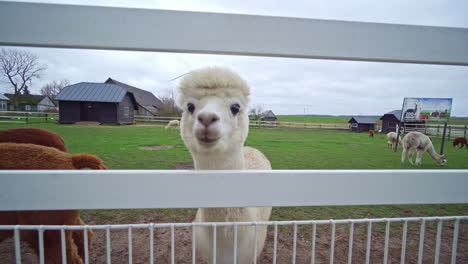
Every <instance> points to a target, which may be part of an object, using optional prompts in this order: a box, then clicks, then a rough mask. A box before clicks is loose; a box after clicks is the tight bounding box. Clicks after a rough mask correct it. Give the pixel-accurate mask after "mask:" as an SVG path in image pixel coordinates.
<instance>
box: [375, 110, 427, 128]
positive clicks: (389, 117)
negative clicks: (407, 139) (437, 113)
mask: <svg viewBox="0 0 468 264" xmlns="http://www.w3.org/2000/svg"><path fill="white" fill-rule="evenodd" d="M380 120H382V133H388V132H397V125H399V126H402V127H404V126H405V122H401V110H393V111H391V112H388V113H386V114H384V115H383V116H382V117H380ZM406 124H411V125H410V126H408V127H407V129H406V131H405V132H409V131H412V130H416V129H418V128H424V127H425V124H426V122H425V121H421V122H406ZM408 129H409V130H408Z"/></svg>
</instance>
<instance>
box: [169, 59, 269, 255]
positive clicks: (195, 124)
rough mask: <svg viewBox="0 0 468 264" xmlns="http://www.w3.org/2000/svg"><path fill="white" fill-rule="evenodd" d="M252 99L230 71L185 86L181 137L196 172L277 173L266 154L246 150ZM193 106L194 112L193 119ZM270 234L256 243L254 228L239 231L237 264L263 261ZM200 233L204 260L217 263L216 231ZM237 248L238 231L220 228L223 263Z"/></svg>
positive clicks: (250, 215)
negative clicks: (214, 247) (213, 253)
mask: <svg viewBox="0 0 468 264" xmlns="http://www.w3.org/2000/svg"><path fill="white" fill-rule="evenodd" d="M249 94H250V91H249V87H248V85H247V83H246V82H245V81H244V80H242V79H241V78H240V77H239V76H238V75H237V74H236V73H234V72H232V71H230V70H228V69H225V68H219V67H213V68H204V69H200V70H197V71H193V72H191V73H190V74H188V75H187V76H186V77H185V78H184V79H183V80H182V81H181V84H180V87H179V98H178V104H179V106H180V107H181V108H182V109H184V112H183V114H182V120H181V135H182V138H183V140H184V142H185V144H186V145H187V147H188V148H189V150H190V153H191V154H192V158H193V160H194V163H195V169H196V170H246V169H247V170H269V169H271V165H270V162H269V161H268V159H267V158H266V157H265V156H264V155H263V154H262V153H261V152H260V151H258V150H256V149H253V148H250V147H244V142H245V140H246V138H247V134H248V130H249V118H248V114H247V108H248V102H249V99H248V96H249ZM189 106H193V107H192V110H193V113H191V112H190V110H189V109H190V108H189ZM232 106H239V112H238V113H234V112H233V111H232V110H231V108H232ZM206 120H208V121H206ZM239 195H242V194H241V192H240V193H239ZM270 214H271V207H246V208H200V209H199V210H198V212H197V215H196V217H195V222H239V221H268V220H269V218H270ZM266 231H267V228H266V226H258V227H257V232H258V233H257V240H256V241H254V239H253V236H254V228H253V227H239V228H238V235H237V243H238V244H237V245H238V255H237V263H251V262H252V261H253V258H254V257H256V258H257V257H258V256H259V255H260V253H261V252H262V249H263V246H264V243H265V239H266ZM195 232H196V245H197V248H198V251H199V254H200V256H201V257H202V258H203V259H204V260H205V261H207V262H208V263H211V260H212V245H213V239H212V228H209V227H199V228H196V230H195ZM233 243H234V236H233V228H232V227H220V228H217V230H216V245H217V247H216V248H217V250H216V262H217V263H232V259H233V248H234V244H233ZM254 243H256V247H257V255H256V256H254V252H253V249H254Z"/></svg>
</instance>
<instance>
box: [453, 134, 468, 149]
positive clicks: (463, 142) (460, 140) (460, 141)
mask: <svg viewBox="0 0 468 264" xmlns="http://www.w3.org/2000/svg"><path fill="white" fill-rule="evenodd" d="M460 144H461V146H460V148H463V146H466V148H468V143H467V142H466V138H464V137H457V138H456V139H454V140H453V147H454V148H455V147H458V145H460Z"/></svg>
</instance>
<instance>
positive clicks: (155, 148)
mask: <svg viewBox="0 0 468 264" xmlns="http://www.w3.org/2000/svg"><path fill="white" fill-rule="evenodd" d="M177 147H180V145H165V146H146V147H138V149H143V150H161V149H172V148H177Z"/></svg>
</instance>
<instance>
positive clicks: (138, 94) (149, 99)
mask: <svg viewBox="0 0 468 264" xmlns="http://www.w3.org/2000/svg"><path fill="white" fill-rule="evenodd" d="M104 83H108V84H116V85H119V86H122V87H124V88H126V89H127V91H129V92H131V93H133V96H134V97H135V100H136V102H137V103H138V104H139V105H141V106H143V107H144V108H146V109H147V110H148V111H150V112H155V111H156V110H157V109H161V108H162V102H161V101H160V100H159V99H158V98H157V97H156V96H154V94H153V93H151V92H148V91H145V90H142V89H139V88H136V87H134V86H131V85H128V84H126V83H123V82H119V81H116V80H114V79H112V78H108V79H107V80H106V81H105V82H104Z"/></svg>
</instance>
